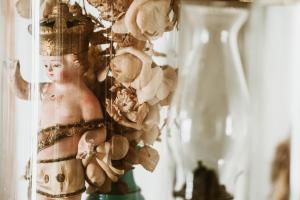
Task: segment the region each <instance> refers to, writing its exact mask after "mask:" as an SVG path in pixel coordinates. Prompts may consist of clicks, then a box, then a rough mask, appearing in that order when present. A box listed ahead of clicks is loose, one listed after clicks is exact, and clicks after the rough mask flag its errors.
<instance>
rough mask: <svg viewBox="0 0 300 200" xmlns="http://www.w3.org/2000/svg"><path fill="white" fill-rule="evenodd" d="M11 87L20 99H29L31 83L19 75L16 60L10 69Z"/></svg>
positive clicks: (18, 65) (18, 66) (19, 71)
mask: <svg viewBox="0 0 300 200" xmlns="http://www.w3.org/2000/svg"><path fill="white" fill-rule="evenodd" d="M10 79H11V87H12V89H13V91H14V93H15V94H16V96H17V97H19V98H20V99H24V100H28V99H30V88H31V85H30V83H28V82H27V81H25V80H24V79H23V77H22V75H21V70H20V62H19V61H18V62H17V63H16V65H15V66H14V67H13V68H12V69H11V71H10Z"/></svg>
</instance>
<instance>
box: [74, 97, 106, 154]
mask: <svg viewBox="0 0 300 200" xmlns="http://www.w3.org/2000/svg"><path fill="white" fill-rule="evenodd" d="M89 93H90V94H86V95H84V97H83V98H82V99H81V110H82V118H83V120H85V121H90V120H94V119H101V118H103V114H102V111H101V107H100V103H99V101H98V100H97V98H96V97H95V96H94V95H93V94H92V93H91V92H89ZM105 139H106V129H105V127H104V126H102V127H100V128H98V129H94V130H90V131H87V132H85V133H84V134H83V135H82V137H81V139H80V141H79V144H78V154H77V157H78V158H81V159H83V158H85V157H86V156H87V155H88V154H89V152H90V151H91V148H93V147H95V146H98V145H100V144H103V143H104V142H105Z"/></svg>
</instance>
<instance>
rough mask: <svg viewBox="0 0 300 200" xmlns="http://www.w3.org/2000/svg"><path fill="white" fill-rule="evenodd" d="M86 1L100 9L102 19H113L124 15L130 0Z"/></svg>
mask: <svg viewBox="0 0 300 200" xmlns="http://www.w3.org/2000/svg"><path fill="white" fill-rule="evenodd" d="M88 2H89V3H90V4H91V5H92V6H94V7H95V8H97V10H98V11H100V15H101V18H102V19H104V20H108V21H115V20H117V19H118V18H120V17H121V16H122V15H124V13H125V12H126V10H127V9H128V7H129V6H130V4H131V2H132V0H113V1H112V0H88Z"/></svg>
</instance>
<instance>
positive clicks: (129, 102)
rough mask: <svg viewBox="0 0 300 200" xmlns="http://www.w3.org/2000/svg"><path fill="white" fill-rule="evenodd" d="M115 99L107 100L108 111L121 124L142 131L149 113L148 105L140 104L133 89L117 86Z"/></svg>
mask: <svg viewBox="0 0 300 200" xmlns="http://www.w3.org/2000/svg"><path fill="white" fill-rule="evenodd" d="M111 90H112V92H113V93H115V98H114V99H106V111H107V112H108V114H109V115H110V116H111V117H112V118H113V119H114V120H115V121H117V122H118V123H119V124H121V125H123V126H126V127H130V128H134V129H136V130H141V129H142V127H143V122H144V120H145V118H146V116H147V114H148V112H149V107H148V105H147V104H145V103H144V104H139V103H138V101H137V96H136V92H135V90H134V89H132V88H125V87H123V86H121V85H115V86H114V87H113V88H112V89H111Z"/></svg>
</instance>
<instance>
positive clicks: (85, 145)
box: [76, 133, 96, 159]
mask: <svg viewBox="0 0 300 200" xmlns="http://www.w3.org/2000/svg"><path fill="white" fill-rule="evenodd" d="M95 148H96V147H95V141H94V140H93V139H89V140H87V139H86V133H85V134H84V135H83V136H82V137H81V139H80V140H79V143H78V152H77V156H76V158H77V159H88V158H90V157H92V156H93V155H94V154H95Z"/></svg>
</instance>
